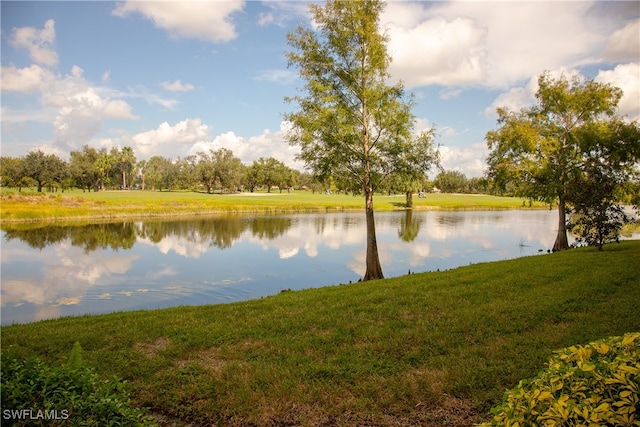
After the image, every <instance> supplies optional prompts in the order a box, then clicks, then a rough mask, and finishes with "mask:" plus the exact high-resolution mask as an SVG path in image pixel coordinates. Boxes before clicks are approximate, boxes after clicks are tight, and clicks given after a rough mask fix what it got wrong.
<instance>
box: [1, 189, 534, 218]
mask: <svg viewBox="0 0 640 427" xmlns="http://www.w3.org/2000/svg"><path fill="white" fill-rule="evenodd" d="M413 200H414V209H417V210H418V209H518V208H525V207H529V204H528V202H526V201H525V200H523V199H519V198H511V197H498V196H489V195H463V194H428V195H427V197H425V198H418V197H417V196H414V199H413ZM374 204H375V208H376V210H378V211H389V210H394V209H404V207H405V197H404V195H391V196H388V195H377V196H376V197H375V198H374ZM534 207H537V208H544V206H543V205H541V204H534ZM361 209H364V198H363V197H358V196H355V197H354V196H351V195H344V194H330V195H327V194H319V193H316V194H313V193H311V192H308V191H293V192H291V193H287V192H284V193H279V192H274V193H270V194H268V193H264V192H262V193H248V192H245V193H238V194H232V195H231V194H222V195H221V194H205V193H195V192H168V191H167V192H160V191H157V192H153V191H105V192H98V193H83V192H81V191H77V190H75V191H71V192H65V193H56V194H51V193H41V194H38V193H33V192H23V193H22V194H20V193H17V192H11V191H7V190H3V192H2V199H1V204H0V219H1V220H3V221H34V220H35V221H37V220H60V219H83V218H84V219H87V218H92V219H116V218H123V217H150V216H175V215H192V214H198V215H204V214H211V213H216V212H311V211H314V212H317V211H327V210H361Z"/></svg>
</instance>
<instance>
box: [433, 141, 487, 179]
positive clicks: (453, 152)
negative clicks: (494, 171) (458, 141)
mask: <svg viewBox="0 0 640 427" xmlns="http://www.w3.org/2000/svg"><path fill="white" fill-rule="evenodd" d="M488 153H489V150H488V148H487V146H486V145H485V144H483V143H477V144H473V145H472V146H471V147H469V148H459V147H448V146H441V147H440V156H441V159H440V161H441V164H442V167H443V168H444V169H445V170H448V171H458V172H462V173H463V174H465V175H466V176H467V178H470V177H478V176H482V175H483V174H484V171H485V169H486V164H485V161H484V159H485V158H486V156H487V155H488Z"/></svg>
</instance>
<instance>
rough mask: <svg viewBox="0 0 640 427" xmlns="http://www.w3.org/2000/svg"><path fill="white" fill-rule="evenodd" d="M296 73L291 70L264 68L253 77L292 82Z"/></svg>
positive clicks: (286, 82) (278, 81)
mask: <svg viewBox="0 0 640 427" xmlns="http://www.w3.org/2000/svg"><path fill="white" fill-rule="evenodd" d="M296 77H297V74H296V73H295V72H293V71H291V70H265V71H263V72H261V73H260V74H258V75H257V76H256V77H254V80H262V81H268V82H275V83H283V84H288V83H292V82H293V81H294V80H295V79H296Z"/></svg>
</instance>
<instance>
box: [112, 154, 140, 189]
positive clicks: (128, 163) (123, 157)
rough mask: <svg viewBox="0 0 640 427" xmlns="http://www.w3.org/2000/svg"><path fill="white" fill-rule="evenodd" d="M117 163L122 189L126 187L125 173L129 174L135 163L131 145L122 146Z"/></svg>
mask: <svg viewBox="0 0 640 427" xmlns="http://www.w3.org/2000/svg"><path fill="white" fill-rule="evenodd" d="M117 163H118V168H119V170H120V173H121V174H122V189H123V190H126V189H127V175H131V174H132V172H133V170H134V169H135V165H136V156H135V154H133V149H132V148H131V147H124V148H123V149H122V150H120V153H118V156H117Z"/></svg>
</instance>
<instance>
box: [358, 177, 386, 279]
mask: <svg viewBox="0 0 640 427" xmlns="http://www.w3.org/2000/svg"><path fill="white" fill-rule="evenodd" d="M367 187H368V188H365V198H366V216H367V259H366V264H367V270H366V272H365V273H364V278H363V279H362V280H375V279H383V278H384V276H383V275H382V266H380V257H379V256H378V242H377V240H376V223H375V220H374V218H373V189H372V188H371V186H370V185H367Z"/></svg>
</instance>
